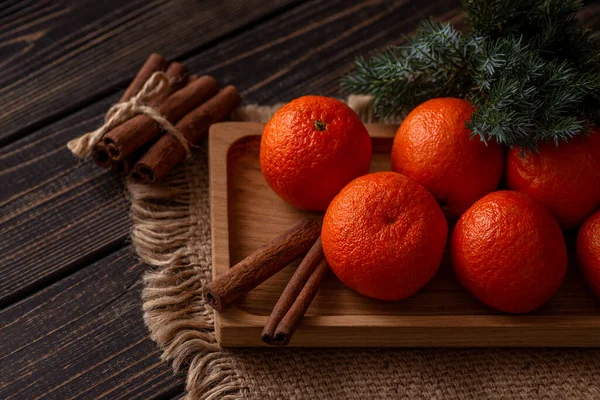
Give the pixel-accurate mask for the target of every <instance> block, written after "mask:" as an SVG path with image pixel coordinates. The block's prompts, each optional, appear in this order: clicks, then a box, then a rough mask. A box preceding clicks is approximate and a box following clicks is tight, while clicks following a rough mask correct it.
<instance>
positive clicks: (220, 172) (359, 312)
mask: <svg viewBox="0 0 600 400" xmlns="http://www.w3.org/2000/svg"><path fill="white" fill-rule="evenodd" d="M262 129H263V125H262V124H258V123H251V122H243V123H240V122H237V123H236V122H229V123H222V124H217V125H214V126H213V127H212V128H211V132H210V138H209V153H210V159H209V162H210V168H209V169H210V189H211V192H210V200H211V232H212V246H213V250H212V254H213V276H219V275H222V274H224V273H225V272H227V271H228V270H229V268H230V267H231V266H232V265H235V264H237V263H238V262H239V261H241V260H242V259H244V258H245V257H247V256H248V255H249V254H251V253H252V252H253V251H255V250H256V249H258V248H259V247H260V246H262V245H263V244H264V243H267V242H268V241H269V240H271V239H272V238H274V237H275V236H277V235H279V234H280V233H282V232H284V231H285V230H287V229H289V227H290V226H291V225H292V224H294V223H295V222H296V221H298V220H299V219H300V218H301V216H302V215H304V214H305V213H304V212H301V211H299V210H296V209H294V208H292V207H290V206H288V205H287V204H285V203H284V202H283V201H282V200H281V199H280V198H278V197H277V195H276V194H275V193H274V192H273V191H272V190H271V189H270V188H269V186H268V185H267V183H266V182H265V180H264V177H263V176H262V173H261V171H260V165H259V150H260V147H259V146H260V134H261V133H262ZM367 129H368V130H369V133H370V134H371V137H372V139H373V144H374V146H373V149H374V150H373V159H372V163H371V171H373V172H375V171H389V170H390V150H391V147H392V141H393V138H394V135H395V133H396V130H397V126H396V125H375V124H367ZM573 251H574V249H573V248H572V249H571V251H570V253H571V254H574V253H573ZM447 255H448V254H446V256H447ZM294 268H295V265H292V266H291V267H286V268H284V269H283V270H282V271H280V272H279V273H277V274H275V275H274V276H273V277H271V278H270V279H268V280H267V281H266V282H264V283H263V284H261V285H259V286H258V287H257V288H256V289H254V290H252V291H251V292H250V293H248V294H247V295H246V296H244V297H243V298H242V299H241V300H240V301H239V302H237V303H236V304H235V305H234V306H232V307H230V308H228V309H226V310H224V311H221V312H220V313H218V314H217V315H216V329H217V332H218V337H219V340H220V344H221V345H222V346H228V347H229V346H231V347H237V346H264V343H263V342H262V341H261V340H260V332H261V330H262V328H263V327H264V325H265V323H266V321H267V318H268V316H269V314H270V313H271V310H272V309H273V306H274V305H275V303H276V302H277V299H278V298H279V296H280V294H281V292H282V291H283V289H284V287H285V285H286V284H287V282H288V281H289V280H290V278H291V275H292V274H293V272H294ZM290 345H292V346H300V347H330V346H333V347H337V346H360V347H362V346H376V347H384V346H390V347H423V346H439V347H446V346H448V347H482V346H483V347H491V346H513V347H520V346H534V347H536V346H559V347H568V346H597V347H600V303H598V301H597V300H596V299H595V297H594V296H593V295H592V293H591V292H590V291H589V290H588V288H587V286H586V284H585V282H584V280H583V277H582V276H581V274H579V272H578V271H577V265H576V264H575V263H572V264H571V265H570V268H569V273H568V274H567V277H566V278H565V282H564V284H563V285H562V287H561V288H560V289H559V290H558V292H557V293H556V294H555V295H554V297H553V298H552V299H551V300H550V301H549V302H548V303H547V304H545V305H544V306H543V307H541V308H539V309H538V310H536V311H535V312H533V313H529V314H527V315H519V316H515V315H506V314H503V313H500V312H497V311H495V310H492V309H490V308H489V307H486V306H485V305H483V304H482V303H480V302H478V301H477V300H476V299H475V298H474V297H473V296H471V295H470V294H469V293H468V292H467V291H466V290H465V289H464V288H463V287H462V285H461V284H460V283H459V282H458V280H457V279H456V277H455V275H454V273H453V271H452V266H451V264H450V260H449V257H446V258H445V259H444V261H443V262H442V265H441V266H440V270H439V272H438V273H437V274H436V276H435V277H434V278H433V279H432V280H431V282H429V283H428V284H427V285H426V286H425V287H424V288H422V289H421V290H419V291H418V292H417V293H415V294H414V295H413V296H411V297H409V298H407V299H405V300H402V301H396V302H390V301H387V302H386V301H379V300H374V299H370V298H367V297H365V296H361V295H359V294H358V293H356V292H354V291H353V290H350V289H349V288H347V287H345V286H344V285H343V284H342V283H341V282H340V281H339V280H338V279H337V278H335V276H334V275H333V274H329V275H328V276H326V277H325V279H324V281H323V284H322V286H321V288H320V289H319V292H318V293H317V296H316V297H315V299H314V301H313V302H312V303H311V305H310V308H309V309H308V311H307V313H306V317H305V318H304V319H303V320H302V322H301V326H300V327H299V329H298V331H297V333H296V334H295V335H294V338H293V339H292V342H291V344H290Z"/></svg>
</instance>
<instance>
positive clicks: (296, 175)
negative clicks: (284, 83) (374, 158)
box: [260, 96, 371, 211]
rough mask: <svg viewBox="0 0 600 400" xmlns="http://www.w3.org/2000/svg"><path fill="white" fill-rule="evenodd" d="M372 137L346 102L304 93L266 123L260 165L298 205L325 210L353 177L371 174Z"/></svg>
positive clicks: (279, 190)
mask: <svg viewBox="0 0 600 400" xmlns="http://www.w3.org/2000/svg"><path fill="white" fill-rule="evenodd" d="M370 164H371V138H370V137H369V133H368V132H367V129H366V128H365V126H364V125H363V123H362V122H361V121H360V119H359V117H358V115H356V113H355V112H354V111H353V110H352V109H351V108H350V107H348V106H347V105H346V104H344V103H343V102H341V101H339V100H336V99H332V98H328V97H323V96H304V97H300V98H298V99H296V100H294V101H292V102H290V103H288V104H287V105H285V106H283V107H282V108H281V109H280V110H278V111H277V112H276V113H275V115H273V117H272V118H271V120H270V121H269V122H268V123H267V124H266V125H265V128H264V131H263V135H262V139H261V143H260V167H261V170H262V173H263V175H264V177H265V180H266V181H267V183H268V184H269V186H270V187H271V188H272V189H273V190H274V191H275V193H277V194H278V195H279V197H281V198H282V199H283V200H284V201H286V202H287V203H289V204H291V205H292V206H294V207H297V208H301V209H304V210H311V211H325V209H326V208H327V206H328V205H329V202H330V201H331V199H333V197H334V196H335V195H336V194H338V192H339V191H340V190H341V189H342V188H343V187H344V186H345V185H346V184H347V183H348V182H350V181H351V180H352V179H354V178H356V177H358V176H360V175H363V174H366V173H367V172H369V167H370Z"/></svg>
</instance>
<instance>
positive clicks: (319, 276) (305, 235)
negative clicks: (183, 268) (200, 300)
mask: <svg viewBox="0 0 600 400" xmlns="http://www.w3.org/2000/svg"><path fill="white" fill-rule="evenodd" d="M320 234H321V223H320V221H318V220H313V219H307V218H305V219H302V220H301V221H300V222H298V223H297V224H296V225H294V226H293V227H292V228H290V229H289V230H287V231H286V232H284V233H282V234H281V235H280V236H278V237H276V238H275V239H273V240H271V241H270V242H269V243H267V244H265V245H264V246H262V247H261V248H259V249H258V250H256V251H255V252H254V253H252V254H250V255H249V256H248V257H246V258H245V259H244V260H242V261H240V262H239V263H238V264H236V265H234V266H233V267H231V268H230V269H229V270H228V271H227V272H226V273H225V274H223V275H221V276H219V277H217V278H216V279H214V280H213V281H212V282H211V283H209V284H208V285H207V286H206V287H205V288H204V296H205V299H206V301H207V303H208V304H210V305H211V306H212V307H213V308H214V309H215V310H217V311H221V310H223V309H225V308H226V307H228V306H229V305H230V304H232V303H233V302H234V301H236V300H237V299H239V298H240V297H242V296H243V295H244V294H246V293H248V292H249V291H250V290H252V289H254V288H255V287H257V286H258V285H260V284H261V283H262V282H264V281H266V280H267V279H268V278H270V277H271V276H273V275H275V274H276V273H277V272H279V271H281V270H282V269H283V268H284V267H286V266H287V265H289V264H290V263H291V262H293V261H295V260H297V259H298V258H299V257H301V256H302V255H303V254H306V255H305V256H304V258H303V259H302V262H301V263H300V265H299V266H298V268H297V269H296V271H295V272H294V275H293V276H292V278H291V279H290V281H289V282H288V284H287V286H286V287H285V289H284V291H283V293H282V294H281V297H280V298H279V300H278V301H277V304H276V305H275V307H274V308H273V311H272V312H271V315H270V316H269V318H268V320H267V323H266V324H265V327H264V329H263V332H262V335H261V339H262V341H263V342H265V343H267V344H270V345H276V346H286V345H287V344H289V342H290V339H291V338H292V335H293V334H294V332H295V331H296V328H297V326H298V323H299V322H300V320H301V319H302V317H303V316H304V314H305V313H306V310H308V307H309V306H310V303H311V302H312V300H313V299H314V297H315V295H316V294H317V291H318V289H319V286H320V285H321V281H322V280H323V278H324V277H325V275H326V273H327V271H328V270H329V265H328V264H327V261H326V260H325V257H324V254H323V248H322V246H321V237H320Z"/></svg>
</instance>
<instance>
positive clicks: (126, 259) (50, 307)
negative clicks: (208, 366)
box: [0, 247, 183, 400]
mask: <svg viewBox="0 0 600 400" xmlns="http://www.w3.org/2000/svg"><path fill="white" fill-rule="evenodd" d="M146 268H147V266H146V265H144V264H141V263H140V262H138V261H137V260H136V256H135V255H134V254H133V249H132V248H131V247H126V248H124V249H122V250H120V251H118V252H116V253H114V254H112V255H110V256H109V257H107V258H105V259H102V260H100V261H99V262H97V263H95V264H92V265H91V266H89V267H88V268H86V269H85V270H83V271H79V272H77V273H75V274H73V275H71V276H69V277H68V278H66V279H63V280H61V281H60V282H58V283H56V284H54V285H52V286H49V287H47V288H45V289H44V290H42V291H40V292H38V293H36V294H35V295H33V296H30V297H29V298H27V299H26V300H24V301H22V302H20V303H17V304H15V305H13V306H11V307H9V308H7V309H5V310H3V311H2V312H0V321H1V322H0V332H2V335H1V336H2V340H0V370H1V371H2V379H0V398H2V399H41V398H43V399H61V400H66V399H74V398H88V399H91V398H93V399H105V398H106V399H108V398H110V399H152V398H157V396H158V394H162V395H163V397H164V395H165V394H166V395H167V397H170V396H173V395H175V394H176V393H178V392H180V391H181V390H182V387H183V377H182V376H173V374H172V371H171V370H170V367H169V366H168V365H166V364H165V363H163V362H161V361H160V359H159V355H160V351H159V350H158V349H157V348H156V346H155V344H154V343H153V342H152V341H151V340H150V338H149V337H148V333H147V331H146V328H145V326H144V324H143V321H142V311H141V308H140V291H141V289H142V281H141V275H142V273H143V272H144V271H145V270H146Z"/></svg>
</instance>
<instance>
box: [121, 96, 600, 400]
mask: <svg viewBox="0 0 600 400" xmlns="http://www.w3.org/2000/svg"><path fill="white" fill-rule="evenodd" d="M348 103H349V104H350V106H351V107H353V108H354V109H355V110H356V111H357V112H358V113H359V115H360V116H361V118H363V120H365V121H366V122H367V121H370V120H371V119H372V118H373V116H372V114H371V111H370V108H369V107H368V105H367V101H366V99H365V98H363V97H356V96H351V97H350V98H349V99H348ZM277 107H278V106H272V107H258V106H249V107H245V108H242V109H239V110H237V112H236V113H235V115H234V119H237V120H251V121H261V122H265V121H266V120H267V119H268V118H269V116H270V115H271V114H272V112H273V111H274V110H275V109H276V108H277ZM127 187H128V190H129V193H130V196H131V214H132V218H133V234H132V236H133V243H134V245H135V248H136V251H137V253H138V255H139V256H140V258H141V259H142V260H143V261H145V262H146V263H148V264H151V265H153V266H154V267H153V268H152V269H151V270H150V271H149V272H148V273H147V274H146V275H145V277H144V280H145V285H146V286H145V289H144V292H143V295H142V297H143V309H144V319H145V322H146V324H147V326H148V329H149V330H150V336H151V338H152V339H153V340H154V341H155V342H156V343H157V344H158V346H160V348H161V349H162V350H163V355H162V358H163V359H164V360H165V361H168V362H170V363H172V365H173V368H174V369H175V370H176V371H185V373H186V375H187V385H186V389H187V391H188V398H190V399H233V398H248V399H395V398H411V399H412V398H427V399H433V398H461V399H462V398H465V399H467V398H474V399H501V398H502V399H504V398H528V399H538V398H552V399H557V398H565V399H566V398H568V399H581V398H584V399H585V398H587V399H598V398H600V350H596V349H389V348H386V349H293V348H291V349H275V348H269V349H235V350H223V349H220V348H219V347H218V345H217V343H216V339H215V333H214V326H213V322H214V320H213V312H212V310H211V309H210V308H209V307H207V306H206V304H205V303H204V301H203V299H202V296H201V288H202V286H203V285H204V284H205V283H206V282H208V281H210V279H211V243H210V241H211V237H210V223H209V197H208V168H207V153H206V146H203V147H202V148H201V149H200V150H199V151H197V153H196V155H195V157H194V158H193V159H192V160H189V161H186V162H185V163H184V164H183V165H181V166H180V167H179V168H178V169H177V170H176V171H175V172H174V173H173V174H171V175H170V176H169V177H168V179H167V180H166V181H165V182H164V183H163V184H161V185H157V186H148V185H143V184H139V183H135V182H134V181H132V180H130V181H128V182H127Z"/></svg>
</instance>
